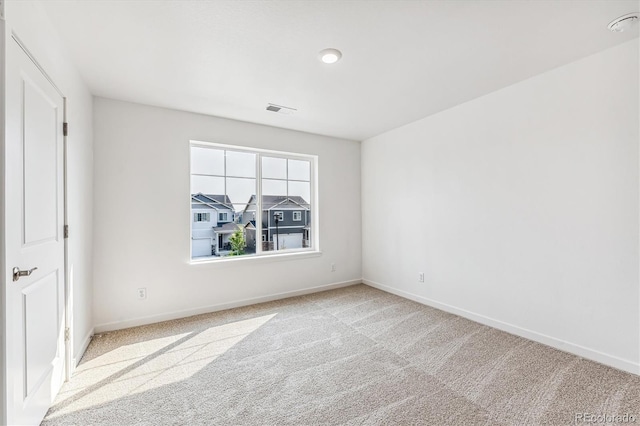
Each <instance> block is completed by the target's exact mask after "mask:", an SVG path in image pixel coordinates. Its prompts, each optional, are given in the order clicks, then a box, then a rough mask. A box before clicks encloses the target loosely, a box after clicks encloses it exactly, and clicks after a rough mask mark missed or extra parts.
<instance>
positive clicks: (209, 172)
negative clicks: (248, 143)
mask: <svg viewBox="0 0 640 426" xmlns="http://www.w3.org/2000/svg"><path fill="white" fill-rule="evenodd" d="M313 167H314V164H313V158H311V157H309V156H304V155H299V154H290V153H272V152H262V151H252V150H249V149H244V148H236V147H233V148H230V147H226V146H225V147H223V146H220V145H213V144H206V143H198V142H192V144H191V218H192V219H191V257H192V258H193V259H204V258H220V257H226V256H247V255H256V254H258V255H259V254H263V253H268V252H275V251H283V250H304V249H311V248H313V242H312V240H311V239H312V232H311V231H312V216H313V215H312V212H313V211H312V204H311V200H312V189H313V188H312V185H313V182H312V179H311V178H312V171H313Z"/></svg>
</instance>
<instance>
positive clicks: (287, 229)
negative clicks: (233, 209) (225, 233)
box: [241, 195, 311, 251]
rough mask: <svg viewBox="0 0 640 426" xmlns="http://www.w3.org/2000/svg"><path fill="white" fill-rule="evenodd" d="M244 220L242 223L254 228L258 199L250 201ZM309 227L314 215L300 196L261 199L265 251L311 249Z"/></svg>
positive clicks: (264, 197) (243, 216)
mask: <svg viewBox="0 0 640 426" xmlns="http://www.w3.org/2000/svg"><path fill="white" fill-rule="evenodd" d="M241 217H242V223H245V224H248V223H251V222H253V223H254V224H255V219H256V196H255V195H252V196H251V198H250V199H249V202H248V203H247V206H246V207H245V208H244V210H243V211H242V214H241ZM276 218H277V219H278V221H277V222H278V223H277V224H276ZM310 225H311V212H310V209H309V203H307V201H305V199H304V198H302V197H300V196H297V195H292V196H285V195H263V196H262V250H265V251H268V250H284V249H294V248H302V247H309V235H310ZM254 229H255V228H254Z"/></svg>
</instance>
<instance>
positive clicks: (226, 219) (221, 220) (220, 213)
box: [218, 212, 229, 222]
mask: <svg viewBox="0 0 640 426" xmlns="http://www.w3.org/2000/svg"><path fill="white" fill-rule="evenodd" d="M223 215H224V216H223ZM223 217H224V219H223ZM218 222H229V212H219V213H218Z"/></svg>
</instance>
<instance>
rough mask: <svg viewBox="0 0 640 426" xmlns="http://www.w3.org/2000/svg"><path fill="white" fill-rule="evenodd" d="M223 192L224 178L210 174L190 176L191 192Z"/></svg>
mask: <svg viewBox="0 0 640 426" xmlns="http://www.w3.org/2000/svg"><path fill="white" fill-rule="evenodd" d="M197 193H202V194H218V195H220V194H224V178H221V177H212V176H199V175H192V176H191V194H197Z"/></svg>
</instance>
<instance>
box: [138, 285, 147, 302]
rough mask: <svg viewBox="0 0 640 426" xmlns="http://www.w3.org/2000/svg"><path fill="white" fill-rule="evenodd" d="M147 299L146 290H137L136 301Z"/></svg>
mask: <svg viewBox="0 0 640 426" xmlns="http://www.w3.org/2000/svg"><path fill="white" fill-rule="evenodd" d="M146 298H147V288H146V287H142V288H139V289H138V300H144V299H146Z"/></svg>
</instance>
